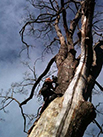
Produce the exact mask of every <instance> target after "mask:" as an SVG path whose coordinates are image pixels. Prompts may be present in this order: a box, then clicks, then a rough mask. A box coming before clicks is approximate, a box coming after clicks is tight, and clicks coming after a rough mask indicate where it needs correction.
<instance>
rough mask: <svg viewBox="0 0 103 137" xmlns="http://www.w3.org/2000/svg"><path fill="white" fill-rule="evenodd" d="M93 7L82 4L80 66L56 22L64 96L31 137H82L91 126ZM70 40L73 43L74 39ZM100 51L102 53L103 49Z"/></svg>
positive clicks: (53, 104)
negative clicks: (90, 79)
mask: <svg viewBox="0 0 103 137" xmlns="http://www.w3.org/2000/svg"><path fill="white" fill-rule="evenodd" d="M94 4H95V1H94V0H85V1H83V2H82V9H81V11H82V27H81V58H80V60H79V64H78V61H77V60H76V59H75V53H74V49H73V48H70V47H69V48H68V45H67V44H66V42H65V40H64V37H63V36H62V34H61V32H60V30H59V28H58V26H57V23H58V20H56V25H55V28H56V31H57V32H58V33H57V34H58V37H59V38H60V42H61V47H60V50H59V53H58V55H57V57H56V64H57V68H58V82H59V86H58V88H57V89H56V91H57V92H58V90H59V92H60V91H61V92H62V93H64V95H63V96H62V97H58V98H56V99H55V100H54V101H52V102H51V103H50V104H49V106H48V107H47V108H46V110H45V111H44V112H43V113H42V115H41V117H40V119H39V120H38V122H37V123H36V125H35V126H34V128H33V130H32V132H31V133H30V135H29V137H82V136H83V134H84V131H85V129H86V127H87V126H88V124H89V123H90V122H92V121H93V119H94V118H95V117H96V113H95V108H94V107H93V105H92V104H91V103H90V102H87V101H86V100H87V99H88V97H89V95H90V94H87V93H88V92H90V91H91V90H92V88H93V86H94V85H92V88H90V87H89V86H90V85H89V82H90V81H89V80H88V79H89V77H90V74H91V71H93V70H94V69H96V67H94V68H92V64H93V63H92V62H93V50H92V45H93V43H92V18H93V12H94ZM69 38H70V42H71V38H72V37H69ZM68 41H69V39H68ZM69 44H70V43H69ZM94 50H95V49H94ZM101 52H102V53H103V49H102V48H101ZM98 54H99V53H98ZM96 57H97V56H96ZM91 68H92V69H91ZM97 68H98V69H99V70H100V69H101V64H100V65H99V64H98V66H97ZM99 72H100V71H98V73H99ZM93 73H94V72H93ZM92 76H93V75H92ZM96 77H97V75H96ZM96 77H95V78H96ZM68 79H69V81H68ZM88 87H89V88H88ZM89 90H90V91H89Z"/></svg>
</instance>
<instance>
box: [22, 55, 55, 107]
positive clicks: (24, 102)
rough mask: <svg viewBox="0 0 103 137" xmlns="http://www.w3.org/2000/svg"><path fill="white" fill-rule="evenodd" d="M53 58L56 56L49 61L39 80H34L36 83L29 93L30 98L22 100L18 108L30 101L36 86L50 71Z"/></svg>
mask: <svg viewBox="0 0 103 137" xmlns="http://www.w3.org/2000/svg"><path fill="white" fill-rule="evenodd" d="M55 57H56V56H54V57H53V58H52V59H51V60H50V62H49V63H48V65H47V67H46V69H45V70H44V72H43V73H42V74H41V75H40V76H39V78H38V79H37V80H36V82H35V83H34V85H33V87H32V90H31V93H30V96H29V97H28V98H27V99H26V100H24V101H23V102H22V103H20V106H22V105H25V104H26V103H27V102H28V101H29V100H31V99H32V97H33V95H34V90H35V88H36V86H37V85H38V84H39V82H40V81H41V79H42V78H43V77H44V76H45V75H46V74H47V73H48V71H49V70H50V67H51V65H52V64H53V62H54V61H55Z"/></svg>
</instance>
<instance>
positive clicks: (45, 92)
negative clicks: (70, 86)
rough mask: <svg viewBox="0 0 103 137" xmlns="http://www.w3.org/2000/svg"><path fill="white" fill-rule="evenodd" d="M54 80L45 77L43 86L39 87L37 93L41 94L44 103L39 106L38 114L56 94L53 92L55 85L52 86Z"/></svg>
mask: <svg viewBox="0 0 103 137" xmlns="http://www.w3.org/2000/svg"><path fill="white" fill-rule="evenodd" d="M53 83H54V81H53V80H51V79H50V78H46V80H45V82H44V84H43V87H42V88H41V90H40V92H39V94H41V95H42V96H43V100H44V104H43V106H42V108H41V111H40V114H41V113H42V112H43V111H44V110H45V108H46V107H47V106H48V105H49V103H50V102H51V101H53V100H54V99H55V98H56V97H57V94H56V93H55V92H54V90H55V87H53Z"/></svg>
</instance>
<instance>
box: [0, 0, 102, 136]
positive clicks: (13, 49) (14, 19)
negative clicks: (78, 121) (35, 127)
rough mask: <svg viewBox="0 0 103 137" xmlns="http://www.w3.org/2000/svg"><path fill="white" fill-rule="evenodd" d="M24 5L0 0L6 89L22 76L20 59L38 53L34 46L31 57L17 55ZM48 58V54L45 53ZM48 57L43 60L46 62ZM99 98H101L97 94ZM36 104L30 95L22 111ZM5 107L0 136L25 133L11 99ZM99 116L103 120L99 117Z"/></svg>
mask: <svg viewBox="0 0 103 137" xmlns="http://www.w3.org/2000/svg"><path fill="white" fill-rule="evenodd" d="M28 5H29V3H28V2H27V1H26V0H18V1H17V0H9V1H8V0H0V90H1V89H3V90H4V91H7V90H8V89H9V88H10V85H11V83H12V82H18V81H21V80H22V77H23V73H24V72H25V71H27V70H28V69H27V67H26V66H25V65H23V64H22V63H21V61H29V62H31V66H33V61H34V60H35V59H36V58H37V56H38V55H39V54H40V52H39V50H38V51H36V49H35V54H34V53H33V52H31V56H32V57H33V58H32V59H31V60H30V59H28V58H27V56H26V54H25V53H24V52H23V54H22V55H21V57H20V56H19V53H20V50H21V48H22V42H21V39H20V35H19V31H20V29H21V27H22V25H23V20H24V17H25V15H26V12H25V9H26V8H27V7H28ZM28 8H29V7H28ZM49 58H50V56H48V59H49ZM48 59H45V61H46V62H47V61H48ZM38 68H39V69H37V73H38V74H39V73H40V72H41V71H43V69H44V68H45V63H42V64H41V63H39V64H38ZM102 76H103V72H101V74H100V76H99V78H98V81H99V82H100V83H101V84H102V85H103V82H101V81H102ZM16 97H17V98H18V99H19V100H20V101H22V100H23V99H24V98H26V96H25V95H24V96H23V97H22V96H20V95H19V96H18V95H17V96H16ZM95 100H97V99H95V97H94V102H95ZM99 100H101V101H102V97H101V95H100V96H99ZM31 104H32V105H31ZM39 106H40V103H38V101H37V99H36V98H34V99H33V100H32V101H31V102H30V103H28V104H27V106H26V108H25V111H28V112H29V111H30V112H31V110H32V113H35V112H36V111H37V108H38V107H39ZM6 110H9V112H8V113H3V112H0V118H3V119H5V120H3V121H0V137H26V136H27V134H25V133H24V132H23V118H22V116H21V113H20V109H19V107H18V105H17V104H16V103H14V102H13V103H12V104H11V105H10V106H8V107H7V109H6ZM101 119H102V121H103V118H101ZM100 121H101V120H100ZM85 137H87V136H85Z"/></svg>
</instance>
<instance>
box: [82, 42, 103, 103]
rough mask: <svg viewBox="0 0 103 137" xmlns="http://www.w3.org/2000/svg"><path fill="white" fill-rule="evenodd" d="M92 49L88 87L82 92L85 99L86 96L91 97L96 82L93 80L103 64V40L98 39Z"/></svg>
mask: <svg viewBox="0 0 103 137" xmlns="http://www.w3.org/2000/svg"><path fill="white" fill-rule="evenodd" d="M93 50H94V52H93V53H94V56H93V57H94V61H93V64H92V67H91V69H90V75H89V77H88V87H87V90H86V91H85V92H84V93H83V94H84V98H85V100H87V99H88V97H91V94H92V89H93V87H94V85H95V83H96V82H95V80H96V78H97V77H98V75H99V73H100V72H101V69H102V66H103V41H99V42H98V43H96V44H95V46H94V48H93ZM90 101H91V98H90Z"/></svg>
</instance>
